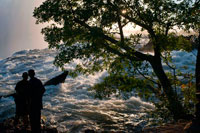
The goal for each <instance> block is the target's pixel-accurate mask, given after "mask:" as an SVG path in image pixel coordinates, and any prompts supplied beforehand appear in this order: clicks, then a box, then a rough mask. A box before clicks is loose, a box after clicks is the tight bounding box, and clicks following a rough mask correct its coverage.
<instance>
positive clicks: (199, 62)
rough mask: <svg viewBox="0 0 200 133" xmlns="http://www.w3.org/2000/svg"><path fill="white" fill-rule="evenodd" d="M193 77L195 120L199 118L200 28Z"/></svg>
mask: <svg viewBox="0 0 200 133" xmlns="http://www.w3.org/2000/svg"><path fill="white" fill-rule="evenodd" d="M195 77H196V97H197V101H198V102H197V104H196V112H195V117H196V119H197V120H200V30H199V36H198V51H197V59H196V70H195Z"/></svg>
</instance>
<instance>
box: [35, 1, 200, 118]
mask: <svg viewBox="0 0 200 133" xmlns="http://www.w3.org/2000/svg"><path fill="white" fill-rule="evenodd" d="M199 8H200V2H199V0H193V1H191V0H177V1H173V0H46V1H45V2H43V3H42V4H41V5H40V6H39V7H37V8H36V9H35V10H34V17H35V18H36V19H37V23H45V22H48V23H49V26H47V27H45V28H43V29H42V33H43V34H44V36H45V41H47V42H48V43H49V48H55V49H57V50H58V51H59V53H58V55H57V56H56V58H55V64H56V65H57V66H59V67H63V66H64V65H65V64H66V63H70V62H71V61H73V60H74V59H81V60H82V63H81V64H79V65H77V67H76V69H75V72H79V73H80V72H82V73H85V74H87V73H93V72H97V71H102V70H104V69H106V70H108V72H109V74H110V79H115V80H111V81H110V82H109V83H108V82H107V83H106V82H104V85H103V86H104V87H102V86H98V85H97V86H96V87H97V88H104V90H107V91H108V93H109V91H111V92H113V91H116V88H120V86H121V85H123V86H121V89H122V90H123V88H126V90H127V89H128V88H129V89H128V90H131V88H133V87H138V88H140V89H141V88H145V87H146V86H143V84H142V83H141V81H139V80H138V77H137V75H138V74H141V75H144V74H145V72H146V68H148V67H149V65H151V67H152V69H153V71H154V73H155V75H156V76H157V79H158V80H155V81H154V80H152V83H154V85H152V84H151V83H148V86H150V87H149V88H150V91H152V92H153V93H154V94H155V95H156V96H157V97H158V98H159V99H160V100H163V99H164V100H163V101H165V102H167V103H168V105H167V108H168V109H169V111H170V112H171V113H172V115H173V117H174V118H175V119H178V118H181V117H183V115H184V114H185V113H186V112H184V109H183V106H182V104H181V100H180V99H179V96H178V94H177V93H176V91H175V89H174V87H173V86H172V82H171V80H170V77H169V76H167V74H166V72H165V71H164V69H163V66H162V60H163V54H162V53H163V52H164V51H169V50H172V49H177V48H178V49H184V48H185V46H188V44H190V43H189V41H187V40H186V39H184V38H183V36H179V35H178V34H176V31H177V30H184V31H188V32H189V31H192V30H194V29H198V26H199V22H200V17H199ZM138 27H139V29H140V30H141V32H143V33H145V34H146V36H147V38H148V39H147V40H148V41H147V42H146V43H148V42H151V44H152V46H153V54H148V53H145V52H142V51H140V50H139V49H138V45H139V44H140V43H141V40H142V37H143V35H142V34H141V33H137V32H134V30H135V29H136V28H138ZM127 28H128V29H129V30H132V34H130V35H127V34H126V30H125V29H127ZM192 32H193V31H192ZM185 44H187V45H185ZM147 78H148V79H150V77H147ZM150 80H151V79H150ZM105 81H106V80H105ZM107 81H109V80H107ZM114 81H116V82H114ZM118 81H119V82H118ZM111 83H113V84H115V86H113V84H111ZM106 85H108V86H107V87H106ZM155 85H156V86H155ZM146 90H147V89H146Z"/></svg>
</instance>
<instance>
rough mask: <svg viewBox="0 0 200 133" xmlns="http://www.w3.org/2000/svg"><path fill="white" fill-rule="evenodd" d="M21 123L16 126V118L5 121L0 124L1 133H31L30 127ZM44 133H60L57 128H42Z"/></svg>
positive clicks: (43, 126)
mask: <svg viewBox="0 0 200 133" xmlns="http://www.w3.org/2000/svg"><path fill="white" fill-rule="evenodd" d="M26 125H27V123H26V124H25V123H23V122H22V121H20V122H19V123H18V124H17V125H15V124H14V117H12V118H9V119H6V120H4V121H3V122H2V123H0V133H31V128H30V125H29V124H28V125H27V126H26ZM41 129H42V132H43V133H58V130H57V129H56V128H50V127H46V126H45V125H42V126H41Z"/></svg>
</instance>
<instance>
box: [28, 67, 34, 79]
mask: <svg viewBox="0 0 200 133" xmlns="http://www.w3.org/2000/svg"><path fill="white" fill-rule="evenodd" d="M28 75H29V77H30V78H34V76H35V71H34V70H33V69H30V70H28Z"/></svg>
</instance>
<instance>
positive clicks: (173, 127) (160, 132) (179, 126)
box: [142, 120, 190, 133]
mask: <svg viewBox="0 0 200 133" xmlns="http://www.w3.org/2000/svg"><path fill="white" fill-rule="evenodd" d="M188 123H190V122H188V121H185V120H180V121H178V122H176V123H169V124H165V125H163V126H158V127H150V128H144V129H143V131H142V133H185V129H184V127H185V126H186V125H187V124H188Z"/></svg>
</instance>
